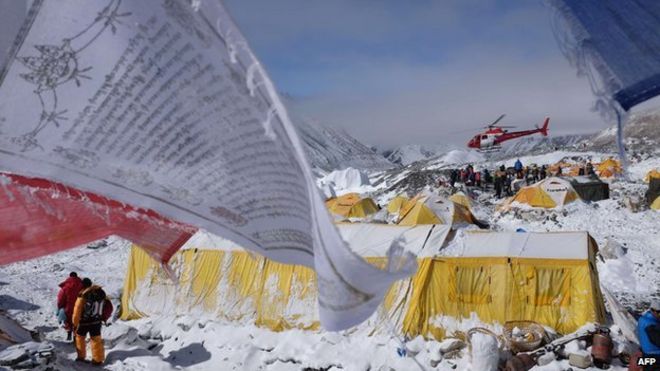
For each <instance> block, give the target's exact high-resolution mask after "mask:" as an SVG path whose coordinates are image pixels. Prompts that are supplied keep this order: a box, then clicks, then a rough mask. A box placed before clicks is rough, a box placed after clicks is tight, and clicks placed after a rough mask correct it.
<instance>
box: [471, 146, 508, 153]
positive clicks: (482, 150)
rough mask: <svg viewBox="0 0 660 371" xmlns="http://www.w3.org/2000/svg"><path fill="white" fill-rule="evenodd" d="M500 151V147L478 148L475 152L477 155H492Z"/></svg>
mask: <svg viewBox="0 0 660 371" xmlns="http://www.w3.org/2000/svg"><path fill="white" fill-rule="evenodd" d="M501 150H502V146H492V147H488V148H479V149H478V150H477V152H479V153H494V152H499V151H501Z"/></svg>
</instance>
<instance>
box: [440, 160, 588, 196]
mask: <svg viewBox="0 0 660 371" xmlns="http://www.w3.org/2000/svg"><path fill="white" fill-rule="evenodd" d="M577 175H589V176H591V175H596V173H595V170H594V166H593V164H592V163H591V162H590V161H588V162H585V163H582V164H580V165H578V174H577ZM551 176H562V168H561V166H556V167H549V166H546V165H541V166H538V165H536V164H531V165H529V166H524V165H523V163H522V161H520V159H518V160H516V162H515V164H514V165H513V167H510V168H506V167H505V166H504V165H501V166H500V167H499V168H497V169H496V170H495V171H494V172H493V173H492V174H491V172H490V171H489V170H488V169H483V170H481V171H477V170H475V169H474V167H473V166H472V165H467V166H466V167H465V168H464V169H452V170H451V172H450V174H449V184H450V185H451V186H452V187H455V186H456V183H463V184H465V186H467V187H478V188H481V189H484V190H485V189H487V188H489V186H490V185H492V187H493V190H494V192H495V197H497V198H502V197H510V196H513V193H514V191H515V189H514V188H515V187H514V186H513V185H514V183H515V182H522V183H524V184H525V185H532V184H534V183H536V182H538V181H540V180H543V179H545V178H547V177H551Z"/></svg>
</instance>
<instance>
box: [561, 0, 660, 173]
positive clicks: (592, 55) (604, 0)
mask: <svg viewBox="0 0 660 371" xmlns="http://www.w3.org/2000/svg"><path fill="white" fill-rule="evenodd" d="M549 2H550V3H551V4H552V5H553V6H554V8H555V9H557V15H558V16H557V17H555V18H554V21H555V23H554V29H555V35H556V37H557V40H558V43H559V46H560V48H561V50H562V52H563V53H564V54H565V55H566V57H567V58H568V60H569V62H570V63H571V64H572V65H573V66H575V67H576V68H577V70H578V74H580V75H585V76H587V77H588V79H589V83H590V85H591V89H592V91H593V92H594V94H595V95H596V98H597V100H596V105H595V108H596V109H597V110H598V111H599V112H600V113H601V114H603V116H604V117H605V118H607V119H609V120H610V121H615V120H616V122H617V124H618V137H617V142H618V144H619V149H620V152H621V153H620V155H621V156H622V160H623V161H624V166H625V153H624V147H623V137H622V136H623V123H624V122H625V119H626V115H625V113H626V112H627V111H628V110H630V109H631V108H632V107H634V106H635V105H637V104H639V103H642V102H644V101H646V100H648V99H651V98H653V97H655V96H657V95H659V94H660V31H659V30H660V2H659V1H656V0H631V1H618V0H550V1H549Z"/></svg>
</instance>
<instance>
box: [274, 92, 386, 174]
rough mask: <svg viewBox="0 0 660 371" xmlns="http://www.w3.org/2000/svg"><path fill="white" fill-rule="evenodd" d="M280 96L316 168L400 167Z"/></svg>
mask: <svg viewBox="0 0 660 371" xmlns="http://www.w3.org/2000/svg"><path fill="white" fill-rule="evenodd" d="M280 97H281V98H282V100H283V102H284V104H285V105H286V107H287V109H288V113H289V117H290V118H291V121H292V122H293V124H294V125H295V126H296V129H297V130H298V135H299V136H300V139H301V140H302V142H303V144H304V145H305V152H306V153H307V159H308V160H309V162H310V165H312V168H314V169H316V170H322V172H330V171H332V170H340V169H345V168H348V167H352V168H356V169H359V170H384V169H389V168H392V167H395V166H396V165H395V164H393V163H391V162H390V161H388V160H387V159H386V158H385V157H384V156H383V155H381V154H379V153H377V152H376V151H375V150H373V149H371V148H369V147H368V146H366V145H365V144H363V143H361V142H360V141H359V140H357V139H355V138H353V137H352V136H351V135H350V134H348V133H347V132H346V131H344V130H342V129H337V128H330V127H327V126H324V125H323V124H321V123H319V122H318V121H316V120H315V119H313V118H311V117H308V116H305V115H303V114H301V113H300V111H299V110H298V108H297V107H298V105H297V102H296V100H295V99H294V98H292V97H291V96H289V95H287V94H285V93H281V94H280ZM317 172H318V171H317Z"/></svg>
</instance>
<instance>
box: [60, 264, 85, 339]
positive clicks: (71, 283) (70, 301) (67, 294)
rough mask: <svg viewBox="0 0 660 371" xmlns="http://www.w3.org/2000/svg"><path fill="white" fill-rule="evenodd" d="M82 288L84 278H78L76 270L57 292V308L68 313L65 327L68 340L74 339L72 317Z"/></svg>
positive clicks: (61, 284)
mask: <svg viewBox="0 0 660 371" xmlns="http://www.w3.org/2000/svg"><path fill="white" fill-rule="evenodd" d="M82 289H83V284H82V280H81V279H80V278H78V274H77V273H76V272H71V273H69V278H67V279H66V280H64V282H62V283H60V291H59V292H58V293H57V310H58V311H60V310H63V311H64V314H65V315H66V319H65V320H64V329H65V330H66V331H67V333H66V339H67V340H68V341H71V340H72V332H73V322H72V320H71V319H72V318H73V307H74V306H75V304H76V299H78V294H79V293H80V290H82Z"/></svg>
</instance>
